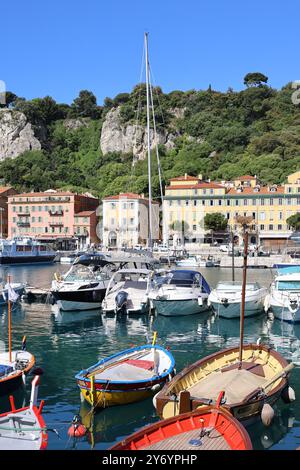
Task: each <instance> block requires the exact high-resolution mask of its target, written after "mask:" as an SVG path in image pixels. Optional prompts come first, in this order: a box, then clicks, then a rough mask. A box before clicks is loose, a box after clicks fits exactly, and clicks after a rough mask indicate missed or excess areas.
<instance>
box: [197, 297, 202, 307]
mask: <svg viewBox="0 0 300 470" xmlns="http://www.w3.org/2000/svg"><path fill="white" fill-rule="evenodd" d="M198 305H200V306H202V305H203V299H202V297H198Z"/></svg>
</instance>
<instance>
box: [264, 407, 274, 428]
mask: <svg viewBox="0 0 300 470" xmlns="http://www.w3.org/2000/svg"><path fill="white" fill-rule="evenodd" d="M274 415H275V412H274V410H273V408H272V406H271V405H269V404H268V403H265V404H264V406H263V408H262V410H261V420H262V422H263V424H264V425H265V426H270V424H271V423H272V421H273V418H274Z"/></svg>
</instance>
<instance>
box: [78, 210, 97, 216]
mask: <svg viewBox="0 0 300 470" xmlns="http://www.w3.org/2000/svg"><path fill="white" fill-rule="evenodd" d="M95 212H96V211H82V212H77V214H74V217H89V216H90V215H92V214H95Z"/></svg>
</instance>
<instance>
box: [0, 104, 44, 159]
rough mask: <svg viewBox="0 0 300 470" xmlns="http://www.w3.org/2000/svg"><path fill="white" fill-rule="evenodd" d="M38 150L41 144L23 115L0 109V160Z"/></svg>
mask: <svg viewBox="0 0 300 470" xmlns="http://www.w3.org/2000/svg"><path fill="white" fill-rule="evenodd" d="M40 149H41V143H40V141H39V140H38V139H37V138H36V137H35V135H34V131H33V128H32V125H31V124H30V123H29V122H28V121H27V118H26V116H25V114H23V113H20V112H19V111H15V110H10V109H0V160H4V159H5V158H14V157H17V156H18V155H20V154H21V153H23V152H25V151H26V150H40Z"/></svg>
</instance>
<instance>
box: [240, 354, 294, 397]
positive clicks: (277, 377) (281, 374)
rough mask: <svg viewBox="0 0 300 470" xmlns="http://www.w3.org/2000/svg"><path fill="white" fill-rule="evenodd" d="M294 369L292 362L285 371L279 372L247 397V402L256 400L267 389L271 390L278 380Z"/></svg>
mask: <svg viewBox="0 0 300 470" xmlns="http://www.w3.org/2000/svg"><path fill="white" fill-rule="evenodd" d="M294 367H295V365H294V364H293V363H292V362H291V363H290V364H288V365H287V366H286V367H285V368H284V369H282V370H281V371H279V372H277V374H275V375H274V377H272V378H271V379H270V380H269V381H268V382H267V383H266V384H265V385H263V386H261V387H258V388H257V389H256V390H254V392H252V393H251V394H249V395H248V396H247V397H245V399H246V401H249V400H251V398H254V397H255V396H256V395H258V394H259V393H262V392H265V391H266V389H267V388H269V387H270V386H271V385H272V384H273V383H274V382H276V380H278V379H280V378H281V377H283V376H284V375H286V374H287V373H288V372H290V371H291V370H292V369H293V368H294Z"/></svg>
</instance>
